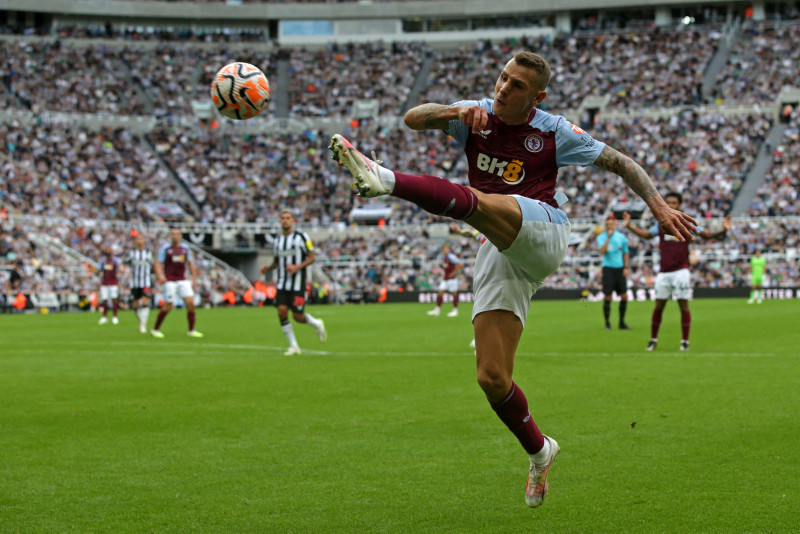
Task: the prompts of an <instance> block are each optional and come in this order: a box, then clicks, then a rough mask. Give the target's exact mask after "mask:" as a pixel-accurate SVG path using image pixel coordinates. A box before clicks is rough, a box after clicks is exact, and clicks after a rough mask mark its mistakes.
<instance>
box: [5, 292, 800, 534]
mask: <svg viewBox="0 0 800 534" xmlns="http://www.w3.org/2000/svg"><path fill="white" fill-rule="evenodd" d="M428 309H429V306H422V305H414V304H406V305H372V306H343V307H330V306H329V307H322V306H317V307H313V308H312V309H311V312H312V313H314V314H315V315H317V316H319V317H320V318H323V319H324V320H325V321H326V325H327V327H328V331H329V341H328V342H327V343H325V344H322V343H319V342H318V341H317V340H316V336H315V334H314V331H313V329H312V328H310V327H308V326H305V325H295V332H296V333H297V336H298V338H299V341H300V344H301V346H302V347H303V348H304V349H306V351H305V353H304V354H303V355H301V356H295V357H286V356H283V354H282V352H283V350H284V346H285V340H284V338H283V336H282V334H281V331H280V329H279V325H278V321H277V318H276V314H275V311H274V309H220V310H200V311H199V312H198V329H200V330H201V331H202V332H204V333H205V334H206V337H205V338H204V339H189V338H186V337H185V331H186V318H185V312H184V311H183V310H177V311H175V312H173V313H172V314H171V315H170V317H169V318H168V319H167V321H166V322H165V325H164V327H163V331H164V332H165V333H166V335H167V338H166V339H163V340H156V339H152V338H150V337H149V336H143V335H140V334H139V333H138V331H137V322H136V318H135V317H134V315H133V313H131V312H125V313H121V324H120V325H119V326H112V325H110V324H109V325H106V326H103V327H100V326H97V324H96V321H97V318H98V315H97V314H91V315H90V314H79V313H74V314H53V315H14V316H11V315H3V316H0V332H2V334H1V336H0V403H1V404H2V410H0V458H1V459H2V461H1V462H0V531H3V532H68V531H74V532H314V533H319V532H437V533H440V532H492V533H499V532H514V533H516V532H530V531H546V532H598V531H605V532H648V531H654V532H655V531H658V532H701V531H703V532H745V531H748V532H766V531H770V532H780V531H786V532H788V531H792V530H795V529H796V528H797V526H798V517H800V516H799V515H798V510H800V448H798V447H797V443H798V442H800V427H798V424H797V419H796V417H797V413H798V409H799V408H800V402H798V396H797V385H798V377H799V376H800V372H799V371H800V359H799V358H798V336H797V334H796V331H797V330H796V328H797V316H798V303H797V302H792V301H768V302H765V303H764V304H762V305H760V306H756V305H753V306H747V305H746V304H745V303H744V301H739V300H698V301H694V302H693V303H692V312H693V324H692V349H691V351H690V352H688V353H682V352H678V350H677V349H678V341H679V333H680V325H679V322H678V320H679V317H678V316H679V312H678V309H677V305H676V304H674V303H670V304H669V305H668V307H667V310H666V311H665V315H664V322H663V324H662V330H661V340H660V343H659V349H658V351H656V352H655V353H647V352H645V351H644V347H645V345H646V343H647V340H648V339H649V322H650V312H651V311H652V303H649V302H648V303H632V304H631V305H630V306H629V311H628V323H629V324H630V325H631V326H632V327H633V328H634V330H633V331H619V330H613V331H610V332H607V331H605V330H604V329H603V318H602V311H601V304H599V303H592V304H584V303H579V302H535V303H534V306H533V308H532V311H531V316H530V317H529V324H528V328H527V329H526V332H525V334H524V335H523V338H522V342H521V344H520V349H519V354H518V357H517V363H516V369H515V379H516V381H517V382H518V383H519V384H520V386H521V387H522V388H523V389H524V391H525V392H526V394H527V396H528V399H529V401H530V403H531V410H532V413H533V415H534V418H535V419H536V421H537V422H538V423H539V425H540V427H541V428H542V430H543V431H544V432H545V433H548V434H549V435H552V436H553V437H555V438H556V439H557V440H558V441H559V443H560V445H561V448H562V452H561V455H560V456H559V458H558V460H557V461H556V463H555V464H554V467H553V468H552V470H551V475H550V484H551V490H550V494H549V495H548V498H547V499H546V501H545V504H544V505H543V506H542V507H541V508H539V509H537V510H530V509H528V508H527V507H526V506H525V504H524V496H523V493H524V483H525V476H526V467H527V457H526V456H525V454H524V452H523V451H522V449H521V447H520V446H519V444H518V443H517V441H516V440H515V438H514V437H513V436H512V435H511V433H510V432H508V431H507V430H506V429H505V427H503V426H502V423H500V421H499V420H498V419H497V418H496V416H495V415H494V413H493V412H492V410H491V409H490V408H489V406H488V404H487V402H486V401H485V399H484V397H483V395H482V394H481V392H480V389H479V388H478V386H477V384H476V382H475V376H474V375H475V372H474V367H475V364H474V358H473V355H472V352H471V351H470V350H469V349H468V347H467V344H468V343H469V341H470V339H471V335H472V334H471V327H470V324H469V307H468V306H462V315H461V316H460V317H458V318H455V319H452V318H447V317H444V314H443V315H442V316H441V317H436V318H432V317H428V316H426V315H425V312H426V311H427V310H428ZM449 310H450V307H449V305H445V307H444V310H443V312H444V313H446V312H448V311H449ZM616 313H617V305H616V304H614V307H613V311H612V320H616ZM152 321H153V317H152V316H151V321H150V322H151V323H152Z"/></svg>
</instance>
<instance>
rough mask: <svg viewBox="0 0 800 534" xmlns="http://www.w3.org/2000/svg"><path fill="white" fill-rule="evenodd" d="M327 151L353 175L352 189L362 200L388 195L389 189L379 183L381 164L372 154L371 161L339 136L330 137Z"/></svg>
mask: <svg viewBox="0 0 800 534" xmlns="http://www.w3.org/2000/svg"><path fill="white" fill-rule="evenodd" d="M328 149H329V150H330V151H331V152H333V155H331V159H332V160H334V161H336V162H337V163H338V164H339V165H342V166H344V167H345V168H346V169H347V170H348V171H350V174H352V175H353V178H354V179H355V181H354V182H353V189H355V190H356V191H357V192H358V196H360V197H364V198H371V197H377V196H380V195H388V194H389V189H388V188H387V187H386V186H385V185H384V184H383V182H382V181H381V176H380V172H379V171H378V164H379V163H382V162H380V161H378V159H377V158H376V157H375V153H374V152H373V153H372V159H369V158H368V157H367V156H365V155H364V154H362V153H361V152H359V151H358V150H357V149H356V147H354V146H353V145H352V144H351V143H350V141H348V140H347V139H345V138H344V137H342V136H341V135H339V134H336V135H334V136H333V137H331V144H330V146H329V147H328Z"/></svg>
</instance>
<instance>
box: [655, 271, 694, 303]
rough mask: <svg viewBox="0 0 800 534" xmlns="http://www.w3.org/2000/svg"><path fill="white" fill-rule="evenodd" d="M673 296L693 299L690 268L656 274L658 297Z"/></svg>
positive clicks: (660, 298)
mask: <svg viewBox="0 0 800 534" xmlns="http://www.w3.org/2000/svg"><path fill="white" fill-rule="evenodd" d="M672 296H674V297H675V298H676V299H678V300H691V298H692V281H691V277H690V276H689V269H679V270H677V271H672V272H669V273H658V274H657V275H656V299H658V300H668V299H669V298H670V297H672Z"/></svg>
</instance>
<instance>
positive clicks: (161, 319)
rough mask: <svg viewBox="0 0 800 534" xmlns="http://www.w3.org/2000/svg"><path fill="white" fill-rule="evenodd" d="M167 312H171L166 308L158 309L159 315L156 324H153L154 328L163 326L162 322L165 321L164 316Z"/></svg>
mask: <svg viewBox="0 0 800 534" xmlns="http://www.w3.org/2000/svg"><path fill="white" fill-rule="evenodd" d="M167 313H169V312H166V311H164V310H158V317H156V324H155V325H154V326H153V330H158V329H159V327H160V326H161V323H163V322H164V317H166V316H167Z"/></svg>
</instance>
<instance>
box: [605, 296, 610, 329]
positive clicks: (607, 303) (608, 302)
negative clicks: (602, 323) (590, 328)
mask: <svg viewBox="0 0 800 534" xmlns="http://www.w3.org/2000/svg"><path fill="white" fill-rule="evenodd" d="M603 317H605V319H606V324H608V320H609V319H610V318H611V301H610V300H604V301H603Z"/></svg>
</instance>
